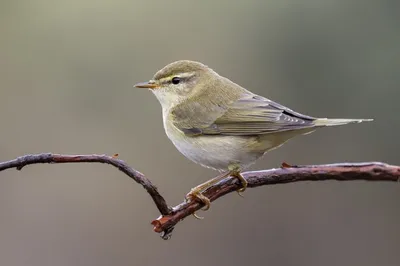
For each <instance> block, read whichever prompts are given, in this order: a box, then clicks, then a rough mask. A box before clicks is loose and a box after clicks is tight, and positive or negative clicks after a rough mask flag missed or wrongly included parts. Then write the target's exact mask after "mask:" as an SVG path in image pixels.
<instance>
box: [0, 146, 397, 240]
mask: <svg viewBox="0 0 400 266" xmlns="http://www.w3.org/2000/svg"><path fill="white" fill-rule="evenodd" d="M39 163H105V164H110V165H112V166H114V167H116V168H118V169H119V170H120V171H122V172H123V173H125V174H126V175H128V176H129V177H131V178H132V179H133V180H135V181H136V182H137V183H139V184H141V185H142V186H143V187H144V188H145V189H146V191H147V192H148V193H149V194H150V196H151V197H152V199H153V201H154V203H155V204H156V206H157V208H158V210H159V211H160V213H161V216H160V217H159V218H158V219H156V220H154V221H153V222H152V225H153V226H154V231H156V232H158V233H161V237H162V238H163V239H169V237H170V236H171V233H172V231H173V229H174V226H175V225H176V224H177V223H178V222H180V221H181V220H183V219H184V218H186V217H187V216H189V215H191V214H193V213H194V212H195V211H198V210H200V209H201V208H202V207H203V205H202V203H200V202H197V201H191V202H183V203H181V204H179V205H177V206H175V207H174V208H172V209H171V208H169V207H168V205H167V203H166V201H165V199H164V198H163V197H162V196H161V195H160V193H159V192H158V190H157V188H156V187H155V186H154V185H153V184H152V183H151V182H150V180H148V179H147V178H146V177H145V176H144V175H143V174H142V173H140V172H139V171H136V170H135V169H133V168H131V167H130V166H128V165H127V164H126V163H125V162H124V161H122V160H119V159H117V158H116V156H107V155H95V154H93V155H62V154H51V153H42V154H29V155H25V156H21V157H18V158H16V159H14V160H11V161H7V162H0V171H3V170H6V169H10V168H16V169H17V170H21V169H22V168H23V167H24V166H26V165H31V164H39ZM242 174H243V176H244V177H245V178H246V180H247V181H248V187H249V188H251V187H259V186H264V185H274V184H285V183H292V182H299V181H324V180H337V181H352V180H353V181H354V180H365V181H392V182H398V181H399V180H400V166H394V165H388V164H385V163H379V162H371V163H341V164H327V165H305V166H290V165H288V164H282V168H278V169H271V170H262V171H252V172H244V173H242ZM240 186H241V183H240V182H239V181H238V180H237V179H236V178H234V177H227V178H226V179H224V180H222V181H221V182H219V183H218V184H215V185H213V186H211V187H210V188H208V189H207V190H206V191H204V193H203V194H204V195H205V196H206V197H208V198H209V199H210V200H211V201H214V200H216V199H218V198H220V197H222V196H224V195H226V194H228V193H230V192H233V191H236V190H238V189H239V188H240Z"/></svg>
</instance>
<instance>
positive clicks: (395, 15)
mask: <svg viewBox="0 0 400 266" xmlns="http://www.w3.org/2000/svg"><path fill="white" fill-rule="evenodd" d="M399 10H400V7H399V2H398V1H397V0H393V1H389V0H386V1H378V0H375V1H373V0H372V1H365V0H353V1H348V0H339V1H338V0H329V1H328V0H284V1H282V0H269V1H256V0H253V1H236V2H234V1H122V0H116V1H94V0H83V1H82V0H80V1H50V0H47V1H45V0H29V1H28V0H25V1H15V0H2V1H1V2H0V90H1V94H0V95H1V97H0V118H1V126H0V127H1V128H0V129H1V130H0V134H1V135H0V160H1V161H4V160H8V159H12V158H14V157H16V156H20V155H23V154H27V153H39V152H54V153H72V154H75V153H78V154H79V153H82V154H91V153H107V154H114V153H119V154H120V157H121V159H124V160H126V161H127V162H128V163H129V164H130V165H132V166H133V167H135V168H136V169H138V170H139V171H142V172H143V173H145V174H146V175H147V176H148V177H149V178H151V180H152V181H153V182H154V183H155V184H157V186H158V187H159V189H160V191H161V192H162V193H163V195H164V196H165V197H166V199H167V200H168V202H169V203H170V204H174V205H175V204H177V203H179V202H181V201H182V199H183V197H184V195H185V193H187V192H188V190H189V189H190V188H191V187H192V186H195V185H196V184H198V183H200V182H202V181H205V180H207V179H208V178H211V177H213V176H214V175H215V174H216V173H214V172H213V171H211V170H207V169H203V168H202V167H201V166H198V165H195V164H194V163H191V162H189V161H188V160H186V159H185V158H184V157H183V156H182V155H181V154H179V152H178V151H176V150H175V148H174V147H173V145H172V144H171V143H170V142H169V140H168V139H167V137H166V136H165V134H164V132H163V128H162V121H161V108H160V106H159V104H158V102H157V100H156V99H155V97H154V96H153V95H152V94H151V93H150V92H148V91H147V90H135V89H133V88H132V84H134V83H136V82H140V81H146V80H148V79H150V78H151V77H152V75H153V74H154V72H155V71H157V70H158V69H159V68H161V67H163V66H164V65H166V64H167V63H170V62H172V61H175V60H178V59H192V60H198V61H201V62H203V63H206V64H207V65H209V66H211V67H212V68H214V69H215V70H216V71H217V72H219V73H220V74H222V75H225V76H227V77H229V78H231V79H232V80H234V81H235V82H237V83H239V84H241V85H245V86H246V87H247V88H248V89H250V90H252V91H254V92H257V93H259V94H262V95H263V96H267V97H269V98H271V99H273V100H276V101H278V102H280V103H282V104H284V105H287V106H290V107H291V108H293V109H295V110H297V111H300V112H303V113H306V114H310V115H314V116H322V117H326V116H327V117H354V118H375V122H374V123H365V124H360V125H350V126H346V127H339V128H329V129H322V130H319V131H318V132H315V133H313V134H312V135H308V136H304V137H299V138H297V139H294V140H292V141H291V142H289V143H287V144H286V145H285V146H284V147H282V148H281V149H278V150H276V151H273V152H271V153H269V154H268V155H267V156H266V157H265V158H263V159H262V160H260V161H259V162H258V163H257V164H256V165H255V166H254V167H253V169H267V168H271V167H277V166H279V165H280V163H281V162H282V161H287V162H289V163H293V164H314V163H315V164H317V163H333V162H355V161H374V160H377V161H385V162H388V163H392V164H400V162H399V158H398V147H399V133H400V121H399V118H398V117H399V112H400V105H399V104H398V97H399V96H400V91H399V85H400V75H399V69H400V48H399V47H400V34H399V27H400V19H399V17H400V16H399ZM399 200H400V186H399V185H398V184H394V183H366V182H321V183H316V182H308V183H297V184H288V185H279V186H269V187H262V188H258V189H249V190H248V191H247V192H246V193H245V199H242V198H240V197H238V196H237V195H235V194H231V195H228V196H226V197H224V198H223V199H221V200H218V201H217V202H215V203H214V204H213V205H212V208H211V209H210V211H208V212H206V213H200V214H201V215H203V216H205V219H204V220H203V221H198V220H195V219H193V218H188V219H187V220H185V221H184V222H182V223H181V224H179V226H178V227H177V228H176V230H175V232H174V235H173V237H172V239H171V240H170V241H163V240H161V239H160V238H159V237H158V235H157V234H155V233H153V232H152V227H151V225H150V221H151V220H152V219H154V218H155V217H157V216H158V213H157V210H156V208H155V206H154V205H153V204H152V202H151V200H150V198H149V196H148V195H147V194H146V192H145V191H144V190H143V189H142V188H141V187H140V186H139V185H137V184H135V183H133V182H132V181H131V180H130V179H129V178H128V177H126V176H124V175H123V174H122V173H120V172H118V171H117V170H115V169H114V168H112V167H110V166H106V165H94V164H82V165H36V166H32V167H26V168H25V169H23V171H21V172H18V171H15V170H8V171H5V172H2V173H0V265H4V266H22V265H30V266H67V265H68V266H69V265H74V266H83V265H84V266H88V265H96V266H102V265H115V266H116V265H191V266H196V265H296V266H299V265H305V266H312V265H324V266H328V265H364V266H368V265H385V266H387V265H400V252H399V246H400V229H399V224H400V208H399Z"/></svg>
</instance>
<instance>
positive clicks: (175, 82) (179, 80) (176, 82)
mask: <svg viewBox="0 0 400 266" xmlns="http://www.w3.org/2000/svg"><path fill="white" fill-rule="evenodd" d="M179 82H181V79H180V78H179V77H173V78H172V84H175V85H176V84H179Z"/></svg>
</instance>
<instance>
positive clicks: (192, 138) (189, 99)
mask: <svg viewBox="0 0 400 266" xmlns="http://www.w3.org/2000/svg"><path fill="white" fill-rule="evenodd" d="M134 87H136V88H147V89H150V90H151V91H152V92H153V93H154V95H155V96H156V97H157V99H158V101H159V102H160V104H161V106H162V114H163V122H164V129H165V132H166V134H167V136H168V138H169V139H170V140H171V141H172V143H173V144H174V145H175V147H176V148H177V149H178V150H179V151H180V152H181V153H182V154H183V155H184V156H186V157H187V158H189V159H190V160H192V161H193V162H195V163H198V164H200V165H202V166H204V167H208V168H212V169H215V170H218V171H220V172H222V174H220V175H219V176H217V177H215V178H213V179H211V180H210V181H207V182H205V183H203V184H201V185H199V186H197V187H195V188H192V190H191V191H190V192H189V193H188V194H187V195H186V199H187V200H196V199H197V200H200V201H201V202H203V203H204V205H205V208H204V210H207V209H208V208H209V207H210V200H209V199H208V198H207V197H205V196H204V195H203V194H202V192H203V191H205V190H206V189H207V188H208V187H210V186H211V185H213V184H215V183H217V182H219V181H220V180H221V179H223V178H225V177H226V176H228V175H231V176H234V177H237V178H238V179H239V180H240V182H241V184H242V188H241V189H240V190H239V191H238V192H243V191H244V190H245V189H246V187H247V181H246V179H245V178H243V176H242V175H241V171H243V170H244V169H246V168H247V167H248V166H250V165H251V164H253V163H254V162H255V161H256V160H257V159H259V158H260V157H262V156H263V155H264V154H265V153H266V152H268V151H270V150H272V149H274V148H277V147H279V146H281V145H282V144H283V143H285V142H286V141H288V140H289V139H291V138H293V137H295V136H297V135H304V134H308V133H311V132H313V131H314V130H316V129H317V128H320V127H325V126H339V125H345V124H349V123H360V122H363V121H372V119H327V118H315V117H311V116H308V115H303V114H300V113H298V112H295V111H293V110H291V109H289V108H287V107H285V106H283V105H281V104H279V103H276V102H273V101H271V100H269V99H267V98H264V97H262V96H259V95H257V94H254V93H252V92H250V91H248V90H246V89H245V88H243V87H241V86H239V85H238V84H236V83H234V82H232V81H231V80H229V79H227V78H225V77H222V76H220V75H219V74H217V73H216V72H215V71H214V70H212V69H211V68H209V67H207V66H206V65H204V64H202V63H199V62H194V61H189V60H181V61H176V62H173V63H171V64H169V65H167V66H165V67H164V68H162V69H161V70H159V71H158V72H157V73H156V74H155V75H154V77H153V79H152V80H150V81H148V82H144V83H138V84H136V85H134Z"/></svg>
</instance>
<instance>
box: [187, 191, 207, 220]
mask: <svg viewBox="0 0 400 266" xmlns="http://www.w3.org/2000/svg"><path fill="white" fill-rule="evenodd" d="M185 198H186V200H187V201H189V202H190V201H192V200H197V201H200V202H201V203H203V204H204V207H203V208H202V210H203V211H207V210H208V209H210V205H211V201H210V200H209V199H208V198H207V197H206V196H204V195H203V194H201V192H198V191H195V190H192V191H190V192H189V193H188V194H187V195H186V197H185ZM196 218H198V217H196Z"/></svg>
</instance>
